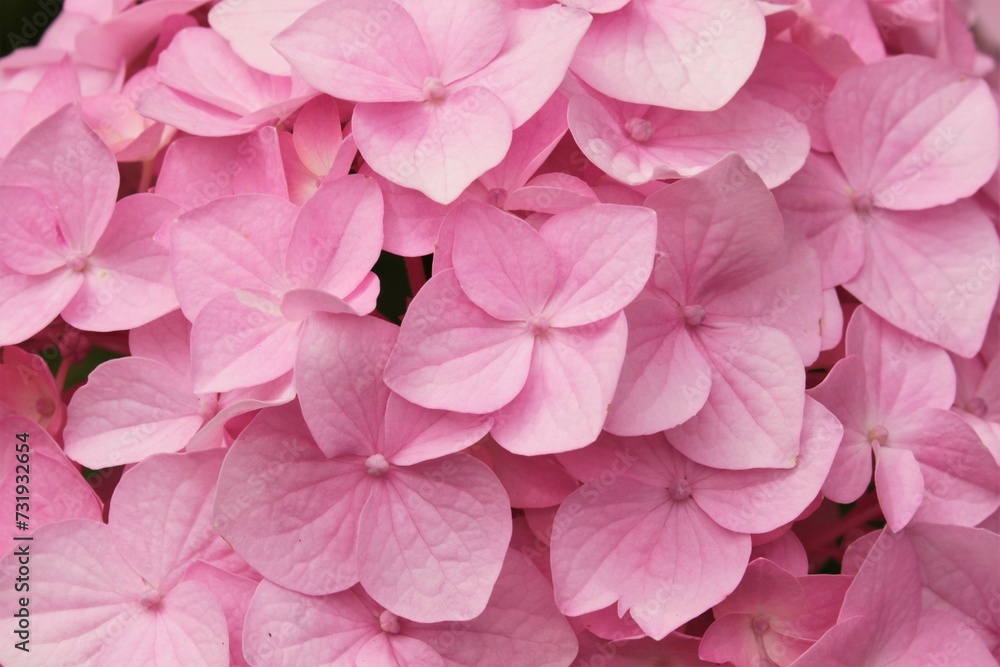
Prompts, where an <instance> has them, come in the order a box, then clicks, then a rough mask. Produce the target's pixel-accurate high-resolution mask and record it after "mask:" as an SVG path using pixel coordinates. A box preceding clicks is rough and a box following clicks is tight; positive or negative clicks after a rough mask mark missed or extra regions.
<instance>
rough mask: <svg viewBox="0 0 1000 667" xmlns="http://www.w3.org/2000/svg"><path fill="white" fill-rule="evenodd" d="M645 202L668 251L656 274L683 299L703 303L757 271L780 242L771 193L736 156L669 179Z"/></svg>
mask: <svg viewBox="0 0 1000 667" xmlns="http://www.w3.org/2000/svg"><path fill="white" fill-rule="evenodd" d="M720 194H725V196H724V197H720ZM705 202H712V205H711V206H710V207H706V205H705ZM646 205H647V206H649V207H650V208H652V209H653V210H654V211H656V214H657V219H658V222H659V233H658V236H657V240H656V246H657V250H660V251H661V252H663V253H664V255H666V257H664V258H662V259H661V260H660V261H658V262H657V265H656V268H655V269H654V274H653V275H654V281H655V283H656V285H657V286H658V287H660V288H661V289H664V290H666V291H667V292H668V293H670V295H671V296H672V297H673V298H674V299H676V300H677V301H679V302H681V305H682V306H687V305H694V304H699V305H702V306H706V307H707V306H709V303H710V302H711V300H712V299H713V298H714V297H716V296H717V295H719V294H726V293H728V292H730V291H732V290H734V288H737V287H738V286H740V285H744V284H747V283H749V282H751V281H753V280H756V279H758V278H760V277H761V276H762V275H764V274H765V273H767V272H768V270H769V269H771V268H772V267H771V264H772V262H771V258H772V256H773V255H775V254H776V253H778V252H780V250H781V249H782V246H784V244H785V240H784V236H785V231H784V224H783V222H782V219H781V213H780V212H779V211H778V207H777V205H776V204H775V202H774V197H772V196H771V193H770V192H769V191H768V189H767V186H765V185H764V183H763V181H761V180H760V178H759V177H758V176H755V175H754V174H752V173H747V171H746V169H745V164H744V162H743V160H742V158H740V157H739V156H736V155H729V156H727V157H725V158H724V159H723V160H722V161H721V162H719V163H718V164H717V165H716V166H714V167H713V168H711V169H709V170H708V171H706V172H705V173H703V174H701V175H699V176H696V177H693V178H687V179H684V180H681V181H678V182H676V183H673V184H671V185H669V186H668V187H666V188H664V189H663V190H660V191H659V192H657V193H656V194H654V195H652V196H650V197H649V198H648V199H647V200H646Z"/></svg>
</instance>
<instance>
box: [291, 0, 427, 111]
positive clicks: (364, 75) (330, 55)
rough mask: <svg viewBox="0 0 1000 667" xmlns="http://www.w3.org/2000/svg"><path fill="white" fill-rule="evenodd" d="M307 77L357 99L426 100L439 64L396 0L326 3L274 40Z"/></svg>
mask: <svg viewBox="0 0 1000 667" xmlns="http://www.w3.org/2000/svg"><path fill="white" fill-rule="evenodd" d="M271 45H272V46H273V47H274V49H275V50H276V51H277V52H278V53H280V54H281V55H282V56H284V57H285V59H286V60H288V62H290V63H291V64H292V66H293V67H294V69H295V70H296V71H297V72H299V73H300V74H301V75H302V76H303V77H304V78H305V79H306V80H307V81H309V82H310V83H311V84H313V85H314V86H316V87H317V88H319V89H320V90H322V91H323V92H325V93H329V94H330V95H333V96H334V97H341V98H344V99H348V100H353V101H355V102H402V101H417V100H422V99H424V94H423V86H424V81H425V79H427V78H428V77H432V76H437V75H439V72H435V71H434V62H433V59H432V56H431V54H430V53H428V48H427V46H426V44H425V42H424V39H423V36H422V35H421V33H420V29H419V28H418V26H417V24H416V23H415V22H414V20H413V17H412V16H411V15H410V14H409V12H407V11H406V10H405V9H404V8H403V7H401V6H400V5H398V4H396V3H395V2H393V1H392V0H377V1H376V2H368V1H367V0H347V1H344V2H337V3H321V4H320V5H318V6H316V7H314V8H313V9H311V10H309V11H307V12H306V13H305V14H304V15H302V16H301V17H300V18H299V19H298V20H297V21H295V22H294V23H293V24H292V25H291V26H290V27H289V28H288V29H286V30H285V31H284V32H282V33H281V34H279V35H278V36H277V37H275V38H274V39H273V40H272V41H271Z"/></svg>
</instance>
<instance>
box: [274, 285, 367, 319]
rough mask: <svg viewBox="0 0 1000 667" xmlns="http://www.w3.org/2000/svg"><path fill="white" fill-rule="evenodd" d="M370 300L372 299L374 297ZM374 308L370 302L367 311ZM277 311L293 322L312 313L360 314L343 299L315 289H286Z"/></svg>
mask: <svg viewBox="0 0 1000 667" xmlns="http://www.w3.org/2000/svg"><path fill="white" fill-rule="evenodd" d="M371 301H374V298H372V299H371ZM374 309H375V304H374V303H372V304H371V307H370V308H369V311H370V310H374ZM278 311H279V312H280V313H281V316H282V317H284V318H285V319H287V320H291V321H293V322H299V321H301V320H304V319H306V317H308V316H309V315H311V314H312V313H333V314H344V313H347V314H350V315H361V314H362V313H359V312H358V311H356V310H355V309H354V308H351V306H350V305H348V304H347V302H346V301H344V300H343V299H340V298H338V297H335V296H334V295H332V294H330V293H329V292H324V291H322V290H317V289H290V290H288V291H287V292H285V293H284V294H283V295H282V297H281V303H280V304H279V305H278Z"/></svg>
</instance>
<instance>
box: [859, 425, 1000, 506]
mask: <svg viewBox="0 0 1000 667" xmlns="http://www.w3.org/2000/svg"><path fill="white" fill-rule="evenodd" d="M891 428H892V431H891V432H890V437H891V438H892V440H891V441H890V443H889V444H890V445H891V444H895V443H898V446H899V447H900V448H905V449H906V450H907V451H908V452H910V453H912V454H913V456H914V457H915V458H916V460H917V463H918V464H919V465H920V471H921V477H922V479H923V502H922V503H921V505H920V507H919V508H918V509H917V511H916V514H915V515H914V519H915V520H916V521H923V522H927V523H941V524H950V525H960V526H975V525H977V524H979V523H980V522H981V521H983V520H984V519H985V518H986V517H988V516H989V515H991V514H992V513H993V512H995V511H996V509H997V508H998V507H1000V467H998V465H997V462H996V460H995V459H994V458H993V455H992V454H991V453H990V451H989V450H988V449H987V448H986V447H985V446H984V445H983V443H982V441H981V440H980V439H979V436H978V435H976V432H975V431H974V430H973V429H972V427H971V426H969V425H968V424H965V423H964V422H962V418H961V417H959V416H958V415H957V414H955V413H953V412H949V411H947V410H922V411H919V412H918V411H914V413H913V414H912V415H911V418H910V419H908V420H906V421H903V422H902V423H901V424H900V426H898V427H897V426H895V425H893V426H892V427H891ZM886 449H887V448H886V447H883V448H881V449H880V450H879V456H881V455H882V454H883V453H884V452H885V450H886ZM889 449H891V447H889ZM887 518H888V517H887Z"/></svg>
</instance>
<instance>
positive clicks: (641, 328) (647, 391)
mask: <svg viewBox="0 0 1000 667" xmlns="http://www.w3.org/2000/svg"><path fill="white" fill-rule="evenodd" d="M677 311H678V308H677V307H676V305H675V304H674V303H672V302H671V301H668V300H667V299H663V298H655V297H651V296H650V297H647V296H641V297H639V298H638V299H637V300H636V301H635V302H634V303H633V304H632V305H631V306H629V307H628V308H626V309H625V316H626V318H627V320H628V330H629V332H628V349H627V351H626V352H625V362H624V365H623V366H622V373H621V378H620V379H619V380H618V388H617V391H616V393H615V397H614V400H613V401H612V402H611V408H610V410H609V411H608V419H607V423H606V424H605V428H607V430H608V431H610V432H612V433H615V434H618V435H643V434H647V433H656V432H657V431H662V430H664V429H668V428H672V427H674V426H677V425H678V424H681V423H683V422H685V421H687V420H688V419H690V418H691V417H693V416H694V415H695V414H697V412H698V411H699V410H700V409H701V408H702V407H703V406H704V405H705V401H707V400H708V394H709V389H710V388H711V386H712V378H711V368H710V366H709V365H708V361H707V360H706V358H705V355H704V354H702V352H701V350H700V349H699V348H698V347H697V346H696V345H695V343H694V341H693V340H692V338H691V335H690V334H689V333H688V331H687V327H686V326H685V325H684V321H683V320H682V319H681V317H680V314H679V313H678V312H677Z"/></svg>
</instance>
